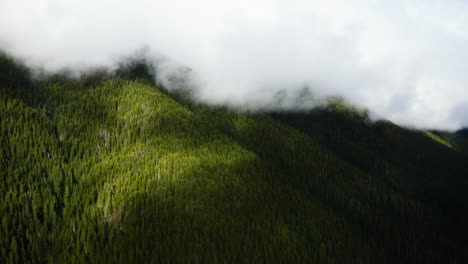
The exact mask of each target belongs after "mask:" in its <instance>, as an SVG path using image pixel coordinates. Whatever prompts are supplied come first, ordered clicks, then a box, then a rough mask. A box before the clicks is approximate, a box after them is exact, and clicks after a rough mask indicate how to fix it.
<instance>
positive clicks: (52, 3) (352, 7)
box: [0, 0, 468, 129]
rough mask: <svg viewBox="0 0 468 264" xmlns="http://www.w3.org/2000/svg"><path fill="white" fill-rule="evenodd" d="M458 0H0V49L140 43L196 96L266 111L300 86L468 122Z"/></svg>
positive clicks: (417, 120)
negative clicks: (181, 68)
mask: <svg viewBox="0 0 468 264" xmlns="http://www.w3.org/2000/svg"><path fill="white" fill-rule="evenodd" d="M467 16H468V1H466V0H414V1H411V0H408V1H403V0H393V1H388V0H386V1H383V0H382V1H379V0H361V1H359V0H356V1H349V0H326V1H325V0H323V1H320V0H319V1H313V0H309V1H296V0H283V1H276V0H270V1H264V0H259V1H256V0H236V1H223V0H197V1H182V0H159V1H158V0H151V1H136V0H134V1H129V0H128V1H124V0H100V1H97V0H49V1H45V0H30V1H26V0H1V1H0V48H2V49H4V50H6V51H7V52H10V53H12V54H13V55H16V56H21V57H23V58H25V59H26V60H27V61H28V62H30V63H36V64H38V63H40V64H42V65H46V66H47V67H49V68H51V69H57V68H58V67H63V66H70V65H74V66H76V65H90V66H92V65H97V64H110V63H112V62H114V61H115V59H116V58H117V57H119V56H121V55H126V54H130V53H132V52H134V51H135V50H137V49H139V48H141V47H142V46H144V45H146V46H148V47H149V48H150V50H151V51H152V52H153V53H155V54H159V55H163V56H166V57H167V58H169V59H170V60H171V61H172V62H173V63H176V64H180V65H186V66H188V67H190V68H191V69H193V72H194V76H196V77H197V80H198V85H199V86H200V89H201V97H202V98H203V99H204V100H209V101H213V102H223V101H229V102H236V103H241V104H255V103H259V104H262V103H265V100H267V101H268V100H269V98H273V97H274V96H275V94H277V93H276V91H278V90H281V89H285V90H286V91H288V93H294V91H297V89H299V88H301V87H303V85H305V84H308V85H309V86H310V87H311V88H312V91H313V92H314V94H316V96H324V95H342V96H344V97H346V98H347V99H348V100H349V101H351V102H353V103H356V104H359V105H362V106H366V107H368V108H369V109H370V110H371V111H372V112H374V113H376V114H377V115H379V116H381V117H384V118H387V119H390V120H392V121H394V122H396V123H399V124H403V125H411V126H417V127H428V128H445V129H456V128H459V127H461V126H463V125H465V126H467V125H468V89H467V86H468V71H467V70H468V66H467V65H468V17H467Z"/></svg>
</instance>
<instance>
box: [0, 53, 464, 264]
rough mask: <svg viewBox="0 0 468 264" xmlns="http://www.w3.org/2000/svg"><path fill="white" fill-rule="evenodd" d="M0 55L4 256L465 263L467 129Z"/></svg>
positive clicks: (29, 259) (134, 72) (30, 259)
mask: <svg viewBox="0 0 468 264" xmlns="http://www.w3.org/2000/svg"><path fill="white" fill-rule="evenodd" d="M153 67H154V66H152V65H151V64H148V63H146V62H145V61H128V62H125V63H122V64H120V66H119V67H118V68H117V69H115V70H104V69H103V70H96V71H93V72H86V73H83V74H81V75H80V76H72V75H69V74H66V73H57V74H45V73H40V72H36V71H33V70H31V69H29V68H28V67H26V66H24V65H23V64H22V63H21V62H18V61H17V60H15V59H14V58H12V57H10V56H8V55H6V54H1V55H0V220H1V221H0V222H1V226H0V250H1V251H0V262H1V263H468V262H467V261H468V226H467V225H466V223H467V220H468V203H467V199H466V194H467V190H468V151H467V150H468V136H467V133H466V130H461V131H459V132H456V133H452V132H446V131H420V130H414V129H406V128H402V127H399V126H397V125H395V124H393V123H391V122H388V121H372V120H370V118H369V116H368V114H367V112H366V111H365V110H362V109H359V108H357V107H353V106H349V105H347V104H346V103H345V102H343V101H342V100H340V99H332V100H330V101H329V103H328V104H326V105H324V106H321V107H317V108H315V109H311V110H309V111H302V112H299V111H297V112H295V111H289V112H284V111H283V112H265V111H263V112H258V111H257V112H252V111H241V110H238V109H228V108H226V107H221V106H208V105H204V104H201V103H196V102H194V101H192V100H190V98H188V97H187V96H185V94H186V93H177V92H176V93H170V92H168V91H167V90H166V89H165V88H164V87H162V86H161V85H160V84H158V82H157V76H154V74H153V72H154V69H153Z"/></svg>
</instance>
